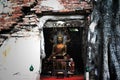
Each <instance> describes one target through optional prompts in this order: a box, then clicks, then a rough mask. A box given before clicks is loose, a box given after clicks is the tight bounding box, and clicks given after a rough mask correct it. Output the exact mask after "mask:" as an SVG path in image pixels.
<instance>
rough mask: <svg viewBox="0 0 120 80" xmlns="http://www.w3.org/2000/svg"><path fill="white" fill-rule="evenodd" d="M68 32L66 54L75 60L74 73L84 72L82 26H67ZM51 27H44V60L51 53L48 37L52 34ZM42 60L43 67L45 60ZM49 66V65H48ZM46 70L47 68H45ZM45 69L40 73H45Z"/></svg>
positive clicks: (51, 45)
mask: <svg viewBox="0 0 120 80" xmlns="http://www.w3.org/2000/svg"><path fill="white" fill-rule="evenodd" d="M66 29H67V31H68V34H69V36H70V39H71V40H70V42H69V43H68V44H67V54H69V55H70V57H72V58H73V60H74V62H75V74H76V75H79V74H84V64H83V58H82V53H83V52H82V50H83V49H82V48H83V45H82V42H83V41H82V40H83V39H82V37H83V27H67V28H66ZM52 31H53V28H44V29H43V32H44V39H45V53H46V58H45V59H44V60H46V59H47V58H48V57H49V56H50V55H51V53H52V47H53V44H52V43H51V42H50V38H51V35H52ZM44 60H43V67H44V65H45V62H44ZM49 67H50V66H49ZM45 70H47V69H45ZM45 70H43V72H42V74H45V72H46V71H45Z"/></svg>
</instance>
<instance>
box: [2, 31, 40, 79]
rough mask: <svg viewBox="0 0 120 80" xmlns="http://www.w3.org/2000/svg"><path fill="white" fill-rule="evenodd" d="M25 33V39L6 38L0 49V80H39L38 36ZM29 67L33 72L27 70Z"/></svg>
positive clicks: (37, 33)
mask: <svg viewBox="0 0 120 80" xmlns="http://www.w3.org/2000/svg"><path fill="white" fill-rule="evenodd" d="M20 33H23V36H24V35H25V34H24V32H20ZM25 33H26V35H27V36H25V37H10V38H8V39H7V40H6V41H5V42H4V43H3V45H2V46H1V47H0V80H39V77H40V76H39V70H40V68H41V59H40V56H41V54H40V52H41V51H40V50H41V49H40V41H41V40H40V35H39V32H25ZM14 35H15V34H14ZM18 35H19V34H18ZM31 65H32V66H33V67H34V70H33V71H30V70H29V68H30V66H31Z"/></svg>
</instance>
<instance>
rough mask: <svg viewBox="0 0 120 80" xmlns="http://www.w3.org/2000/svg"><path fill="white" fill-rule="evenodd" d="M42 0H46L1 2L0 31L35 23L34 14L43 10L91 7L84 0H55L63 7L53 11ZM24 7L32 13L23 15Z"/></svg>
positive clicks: (68, 10)
mask: <svg viewBox="0 0 120 80" xmlns="http://www.w3.org/2000/svg"><path fill="white" fill-rule="evenodd" d="M42 1H48V0H9V1H7V0H6V2H1V4H2V7H1V10H0V31H1V30H3V29H9V28H10V27H22V26H26V25H36V23H37V22H38V18H37V16H36V14H41V13H42V12H45V11H52V12H60V13H64V12H74V11H75V10H89V9H91V8H92V7H91V4H88V3H87V2H86V1H82V2H81V1H80V0H57V1H58V2H59V3H60V5H62V6H63V7H64V9H61V10H57V11H54V10H53V8H52V7H49V6H44V5H42V6H41V2H42ZM53 4H54V3H53ZM25 7H27V8H30V11H31V13H32V14H29V15H25V13H24V12H23V11H22V10H23V9H24V8H25ZM7 10H8V11H7ZM31 15H34V16H31ZM26 16H30V17H26ZM21 25H22V26H21Z"/></svg>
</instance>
